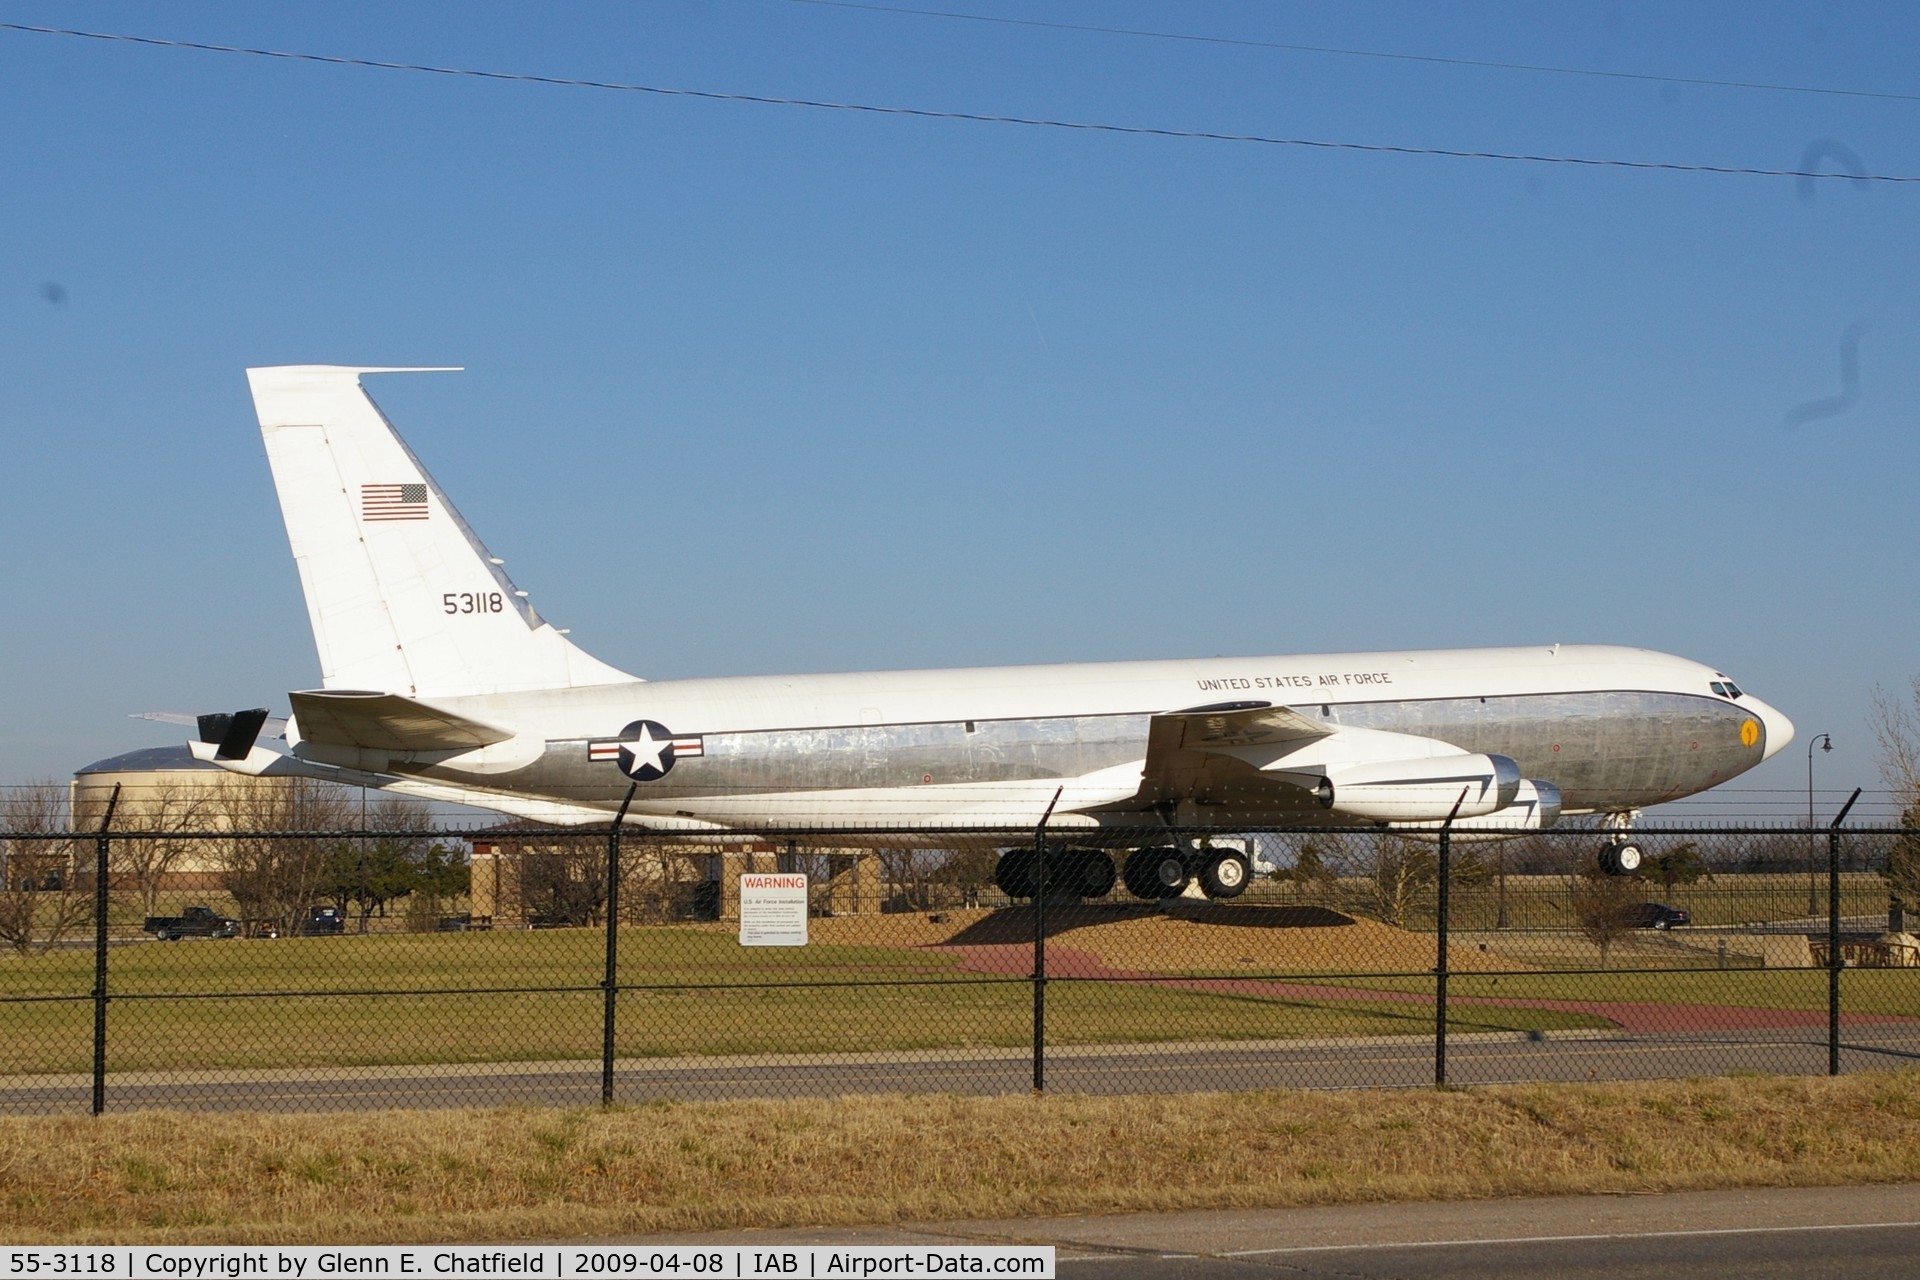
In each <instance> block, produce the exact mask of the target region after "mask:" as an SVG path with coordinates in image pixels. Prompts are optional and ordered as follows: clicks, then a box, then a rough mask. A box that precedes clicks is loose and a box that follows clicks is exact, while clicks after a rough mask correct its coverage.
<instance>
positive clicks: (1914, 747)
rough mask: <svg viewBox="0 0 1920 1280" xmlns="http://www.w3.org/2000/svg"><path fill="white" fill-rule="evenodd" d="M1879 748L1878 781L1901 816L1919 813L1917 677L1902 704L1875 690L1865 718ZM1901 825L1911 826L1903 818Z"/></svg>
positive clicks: (1919, 705) (1919, 707)
mask: <svg viewBox="0 0 1920 1280" xmlns="http://www.w3.org/2000/svg"><path fill="white" fill-rule="evenodd" d="M1868 722H1869V723H1870V724H1871V725H1872V727H1873V736H1874V738H1875V740H1876V741H1878V742H1879V744H1880V777H1881V778H1882V779H1883V780H1885V782H1886V784H1887V789H1888V790H1889V791H1891V792H1893V797H1894V803H1895V804H1897V805H1899V806H1900V808H1901V810H1902V811H1903V812H1905V811H1914V810H1920V676H1915V677H1914V678H1913V688H1912V696H1911V697H1910V698H1907V699H1905V700H1902V699H1900V698H1896V697H1894V696H1893V695H1892V694H1889V693H1888V692H1887V691H1886V690H1885V689H1882V688H1880V687H1878V686H1875V688H1874V690H1873V710H1872V712H1871V713H1870V714H1869V716H1868ZM1902 822H1903V823H1904V824H1905V825H1908V826H1911V825H1912V824H1911V823H1908V822H1906V819H1905V818H1904V817H1903V818H1902Z"/></svg>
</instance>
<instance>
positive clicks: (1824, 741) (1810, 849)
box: [1807, 733, 1833, 919]
mask: <svg viewBox="0 0 1920 1280" xmlns="http://www.w3.org/2000/svg"><path fill="white" fill-rule="evenodd" d="M1816 743H1818V744H1819V746H1820V749H1821V750H1822V751H1831V750H1833V739H1832V738H1831V737H1830V736H1828V735H1827V734H1824V733H1816V734H1815V735H1813V737H1811V738H1809V739H1807V916H1808V918H1809V919H1811V918H1812V917H1813V916H1816V915H1818V914H1820V896H1819V892H1818V890H1816V889H1815V887H1814V878H1813V859H1814V854H1815V849H1814V846H1815V845H1817V844H1818V843H1819V839H1818V837H1816V836H1815V835H1814V833H1813V748H1814V744H1816Z"/></svg>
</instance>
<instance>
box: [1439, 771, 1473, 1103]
mask: <svg viewBox="0 0 1920 1280" xmlns="http://www.w3.org/2000/svg"><path fill="white" fill-rule="evenodd" d="M1466 802H1467V789H1466V788H1465V787H1462V788H1460V798H1459V799H1458V800H1455V801H1454V802H1453V811H1452V812H1451V813H1449V814H1448V815H1447V820H1446V821H1445V822H1444V823H1442V824H1441V826H1440V902H1439V906H1438V908H1437V910H1438V912H1439V916H1440V920H1439V926H1440V927H1439V928H1438V929H1437V930H1436V931H1435V934H1434V936H1435V938H1436V939H1437V940H1438V941H1437V943H1436V945H1435V950H1436V952H1437V953H1438V954H1436V955H1435V957H1434V962H1433V1083H1434V1086H1435V1087H1436V1088H1438V1087H1440V1086H1441V1085H1444V1084H1446V1082H1447V923H1448V922H1447V917H1448V915H1449V913H1450V911H1451V908H1452V905H1453V902H1452V897H1451V895H1450V890H1451V888H1452V884H1453V820H1454V819H1455V818H1457V817H1459V816H1460V806H1461V805H1463V804H1465V803H1466Z"/></svg>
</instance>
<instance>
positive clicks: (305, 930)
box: [294, 907, 347, 938]
mask: <svg viewBox="0 0 1920 1280" xmlns="http://www.w3.org/2000/svg"><path fill="white" fill-rule="evenodd" d="M346 931H347V913H346V912H344V911H342V910H341V909H340V908H338V907H309V908H307V914H306V915H305V916H303V917H301V919H300V925H299V927H298V928H296V929H295V930H294V932H295V933H297V934H299V935H300V936H301V937H303V938H323V937H328V936H330V935H332V934H336V933H345V932H346Z"/></svg>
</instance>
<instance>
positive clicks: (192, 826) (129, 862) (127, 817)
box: [75, 782, 213, 916]
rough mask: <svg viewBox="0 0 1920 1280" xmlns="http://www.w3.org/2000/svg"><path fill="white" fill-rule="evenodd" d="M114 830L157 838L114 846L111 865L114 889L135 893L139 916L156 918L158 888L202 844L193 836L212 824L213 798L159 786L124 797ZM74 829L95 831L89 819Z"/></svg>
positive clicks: (79, 819)
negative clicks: (133, 830) (148, 833)
mask: <svg viewBox="0 0 1920 1280" xmlns="http://www.w3.org/2000/svg"><path fill="white" fill-rule="evenodd" d="M119 813H120V815H121V816H119V817H116V818H115V820H114V825H115V826H116V827H121V828H139V829H141V830H144V831H151V832H154V833H155V834H154V835H153V836H151V837H148V838H143V839H139V840H116V841H115V842H114V844H113V849H112V859H113V870H114V872H116V873H117V874H116V875H115V876H114V883H115V887H116V888H126V889H131V890H132V892H133V895H134V896H135V897H136V898H138V899H139V902H140V914H141V915H145V916H150V915H153V914H154V902H155V899H156V898H158V896H159V893H160V884H161V882H162V881H163V880H164V879H165V878H166V876H167V875H168V873H169V872H171V871H172V870H173V869H174V867H175V866H176V865H177V864H178V863H179V862H180V860H181V859H182V858H184V857H186V856H187V855H188V854H189V853H191V852H193V850H194V848H195V846H196V845H197V844H198V843H199V842H198V841H196V840H195V839H194V838H193V836H194V833H196V832H201V831H204V830H206V829H207V828H208V827H209V826H211V825H212V822H213V804H212V797H211V796H210V795H209V794H208V792H207V791H206V789H205V788H203V787H193V786H182V785H180V784H179V783H175V782H161V783H158V784H156V785H153V786H148V787H143V788H141V789H140V790H139V791H137V792H134V793H133V794H131V795H127V796H123V797H122V798H121V802H120V810H119ZM75 820H76V825H80V826H91V825H93V824H92V823H89V822H88V821H87V820H86V817H85V815H82V814H76V815H75Z"/></svg>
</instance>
